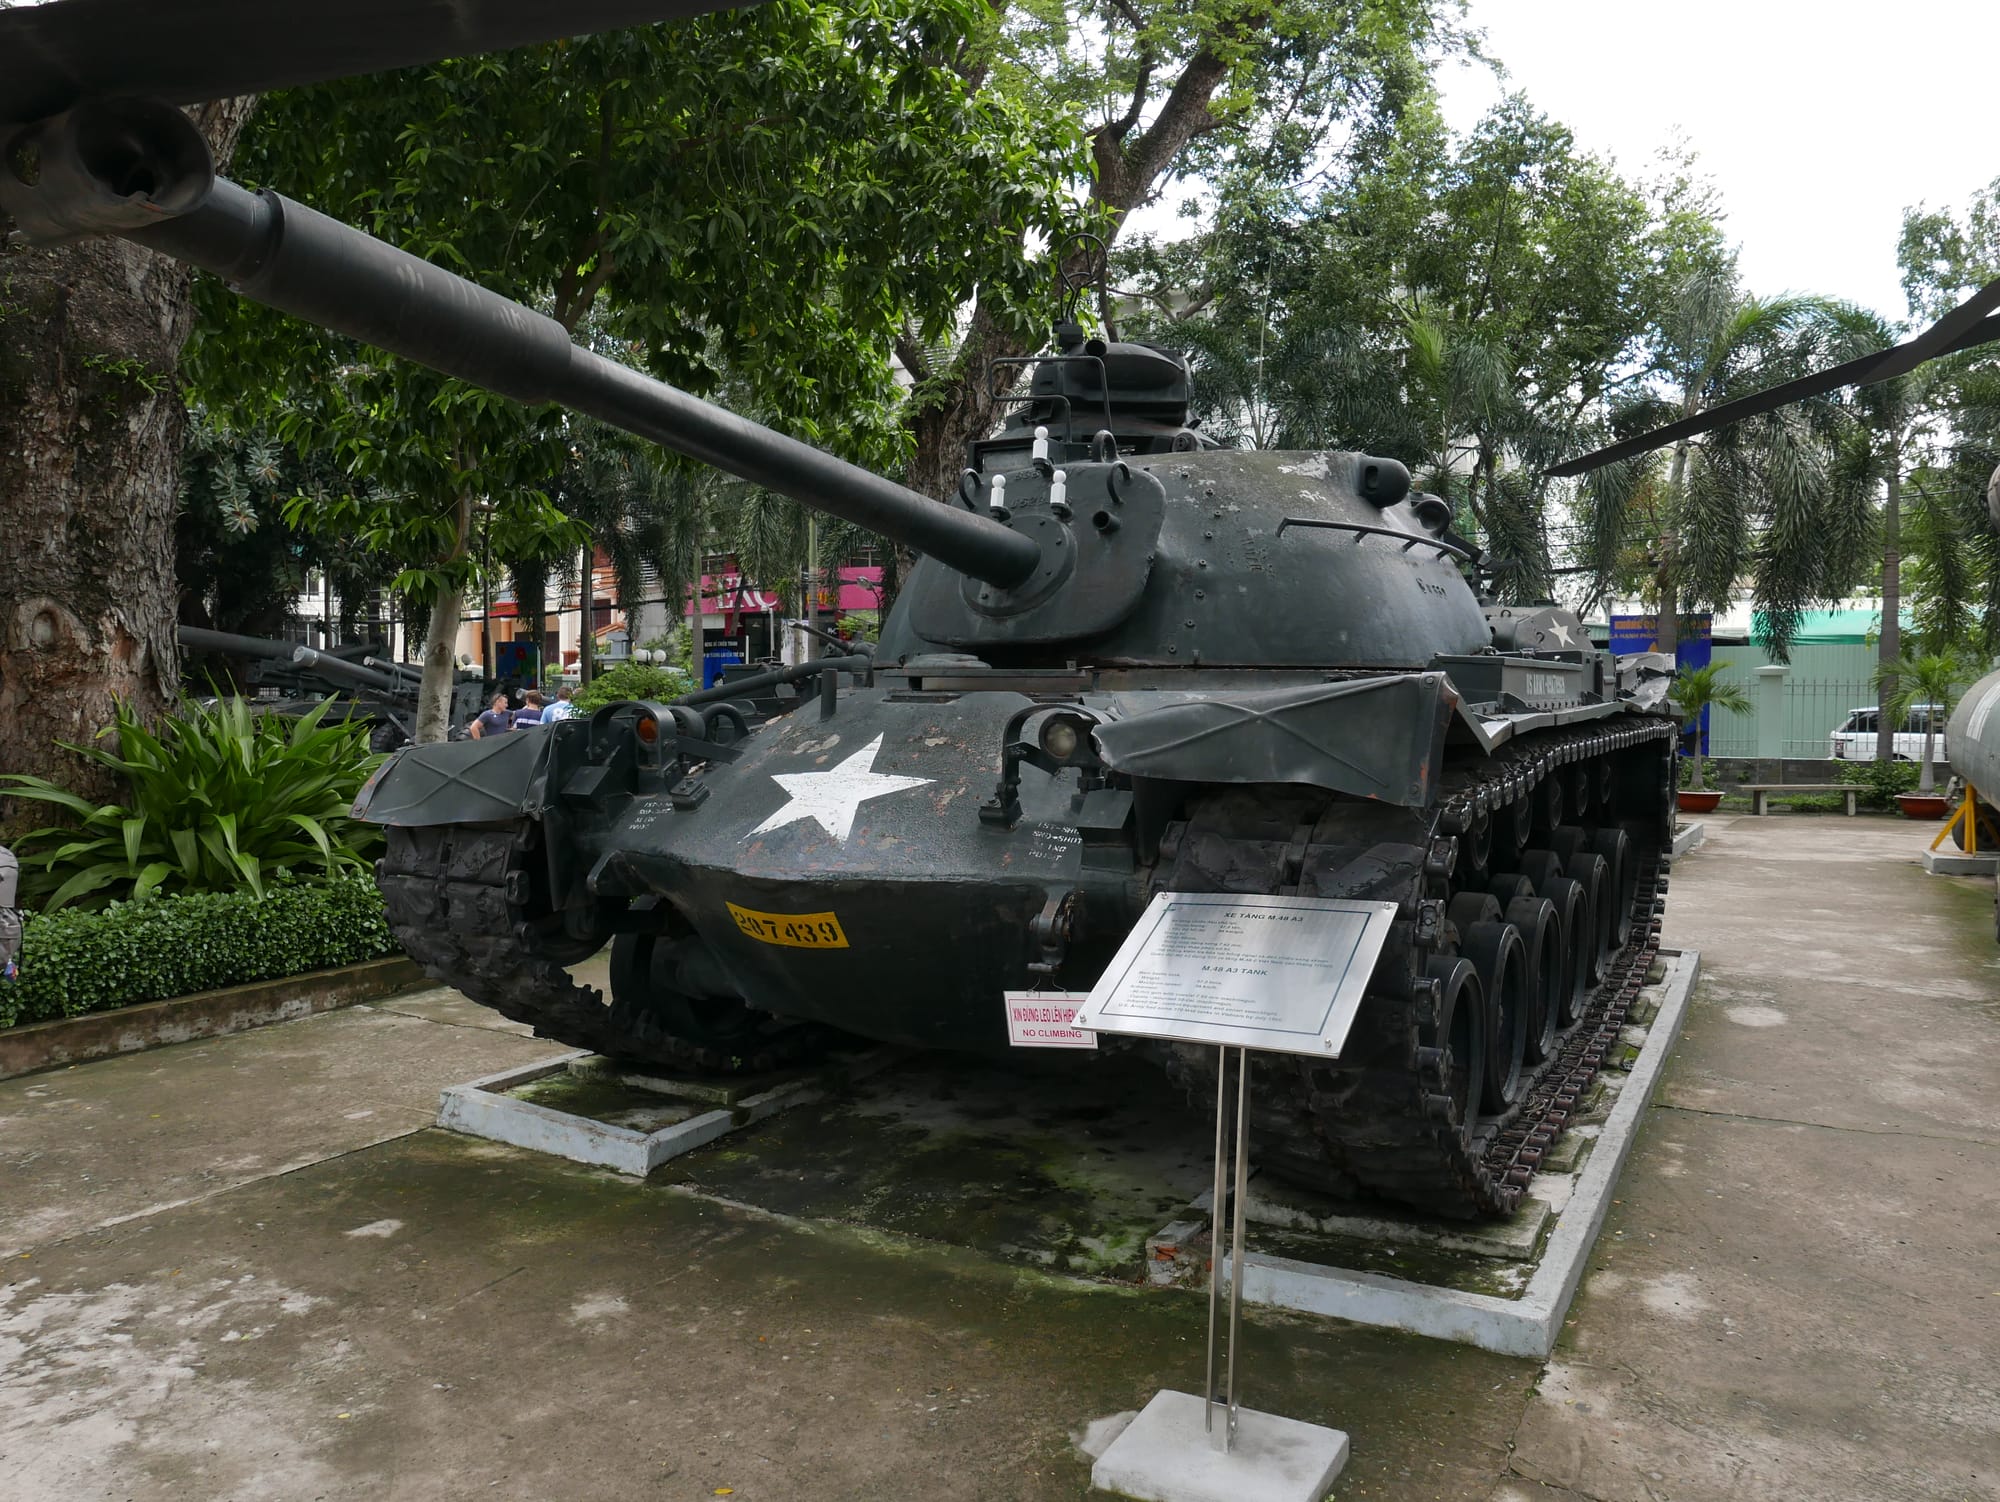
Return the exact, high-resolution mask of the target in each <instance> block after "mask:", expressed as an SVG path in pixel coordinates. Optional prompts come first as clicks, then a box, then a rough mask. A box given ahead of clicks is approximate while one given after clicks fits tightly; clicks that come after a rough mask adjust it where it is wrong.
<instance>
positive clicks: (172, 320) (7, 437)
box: [0, 99, 251, 786]
mask: <svg viewBox="0 0 2000 1502" xmlns="http://www.w3.org/2000/svg"><path fill="white" fill-rule="evenodd" d="M250 105H251V101H249V100H247V99H239V100H223V101H219V102H217V103H214V104H208V105H203V106H201V107H200V108H199V109H196V110H194V111H193V112H192V113H193V116H194V119H195V122H196V123H197V124H198V125H199V126H200V128H201V130H202V133H203V134H204V135H205V136H207V138H208V141H209V144H210V146H211V148H212V149H213V150H214V151H215V154H216V156H217V158H218V159H219V160H222V161H227V160H228V158H229V153H230V150H231V148H232V146H233V145H234V143H235V140H236V136H237V133H238V132H239V131H240V130H241V129H242V127H243V123H244V121H245V119H246V118H247V117H248V115H249V112H250ZM189 284H190V274H189V272H188V270H187V268H186V267H184V266H181V265H179V264H177V263H175V262H172V261H167V260H164V259H162V258H161V257H159V256H156V255H154V254H153V253H152V252H150V251H144V250H140V249H138V248H137V247H136V246H133V245H129V244H127V243H126V242H125V241H123V240H114V239H90V240H84V241H80V242H78V243H76V244H73V245H65V246H58V247H54V248H33V247H29V246H26V245H24V244H20V243H17V242H14V241H11V240H10V241H9V242H7V243H6V244H4V245H0V534H4V535H5V537H6V538H7V542H8V545H7V548H6V554H7V562H6V564H5V565H4V566H0V769H4V770H6V771H10V772H28V773H33V774H36V775H42V776H46V775H56V776H59V777H62V778H65V779H67V780H70V781H72V782H75V783H76V784H78V785H79V786H82V785H86V784H90V785H102V784H103V774H102V773H101V772H99V771H94V770H93V769H92V768H90V767H87V766H86V765H84V764H83V763H80V762H78V761H76V760H75V759H74V758H69V757H66V756H65V755H64V754H63V753H62V752H61V751H60V750H59V749H58V748H57V746H56V744H55V743H56V742H57V741H59V740H66V741H71V742H79V743H80V742H86V741H88V740H90V738H91V737H92V736H94V735H96V733H97V731H98V730H99V729H100V728H101V727H102V726H105V725H108V724H110V723H111V719H112V712H111V711H112V701H113V700H114V699H123V700H125V701H126V702H127V703H129V704H130V705H131V706H132V707H133V709H134V710H135V711H136V712H137V713H138V714H139V715H140V716H141V717H142V718H144V717H149V716H150V715H152V714H154V713H156V712H157V711H158V710H159V709H160V708H162V707H163V706H164V705H166V704H168V703H170V702H172V700H173V698H174V696H175V692H176V689H177V684H178V676H179V675H178V664H179V654H178V651H177V648H176V645H175V641H174V623H175V604H176V601H175V584H174V507H175V498H176V495H177V492H178V488H179V487H178V476H179V467H180V460H181V449H182V433H183V428H184V424H185V415H184V409H183V406H182V401H181V391H180V385H179V380H178V377H177V370H178V367H179V363H180V355H181V346H182V344H183V343H184V342H185V341H186V339H187V337H188V331H189V328H190V327H191V325H192V323H193V313H192V308H191V304H190V298H189Z"/></svg>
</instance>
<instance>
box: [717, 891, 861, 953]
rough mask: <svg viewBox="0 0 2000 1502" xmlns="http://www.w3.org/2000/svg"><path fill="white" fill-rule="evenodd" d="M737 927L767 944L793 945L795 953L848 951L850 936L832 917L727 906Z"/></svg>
mask: <svg viewBox="0 0 2000 1502" xmlns="http://www.w3.org/2000/svg"><path fill="white" fill-rule="evenodd" d="M723 906H724V907H726V908H728V909H729V916H730V917H732V918H734V919H735V920H736V926H737V927H738V928H740V929H742V930H743V932H745V933H746V934H748V935H750V937H751V938H753V939H758V940H761V941H762V942H763V943H766V944H789V945H790V946H792V947H793V948H794V949H845V948H846V947H847V935H846V934H844V933H842V932H841V930H840V920H839V919H838V918H836V917H834V915H833V914H832V913H757V912H752V911H751V910H750V909H749V908H747V907H738V906H737V905H736V904H735V903H733V902H726V903H724V904H723Z"/></svg>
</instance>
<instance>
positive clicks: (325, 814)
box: [0, 698, 381, 913]
mask: <svg viewBox="0 0 2000 1502" xmlns="http://www.w3.org/2000/svg"><path fill="white" fill-rule="evenodd" d="M326 707H327V706H326V705H324V704H322V705H319V706H317V707H316V708H314V709H313V710H312V711H311V712H310V713H308V714H305V715H302V716H300V717H299V718H298V719H286V718H284V717H282V716H278V715H259V714H255V713H253V712H252V710H251V707H250V704H249V703H248V702H247V701H245V700H243V699H237V698H225V699H223V700H221V701H219V702H218V703H217V704H216V705H215V706H214V707H213V708H210V707H206V706H203V705H201V704H189V705H188V706H186V707H185V708H183V709H182V710H181V711H180V712H179V713H177V714H172V715H168V716H166V717H165V718H163V719H162V720H161V721H160V723H159V725H158V727H157V731H155V730H149V729H148V728H147V727H146V726H144V725H143V724H141V723H140V722H139V720H138V718H137V717H136V716H135V715H133V713H132V712H131V711H130V710H129V709H128V708H127V707H126V706H125V705H124V704H122V703H121V704H120V705H119V706H118V718H117V723H116V724H114V725H113V726H111V727H110V728H109V729H107V730H106V731H105V732H104V735H105V737H107V738H109V739H111V740H112V741H113V742H114V743H115V746H116V749H115V750H113V749H108V748H106V747H103V746H66V747H65V749H67V750H70V751H73V752H75V753H76V754H77V755H79V756H81V757H83V758H84V759H85V760H87V761H90V762H93V763H95V764H96V765H98V766H100V767H103V768H105V769H106V770H108V771H110V772H113V773H115V774H117V776H118V777H119V779H120V780H121V781H123V782H124V784H125V786H126V788H127V791H128V796H129V798H130V802H129V803H105V804H95V803H92V802H90V801H89V800H88V799H85V798H81V797H79V796H77V795H76V794H75V793H72V792H69V791H68V790H67V789H65V788H62V787H59V786H57V785H56V784H54V783H52V782H49V781H47V780H45V779H43V778H40V777H29V776H24V775H20V774H10V775H7V776H5V777H0V785H4V791H5V792H6V793H7V794H8V795H9V796H11V797H15V798H22V799H26V800H30V801H34V802H39V803H45V804H50V805H52V806H54V807H55V808H57V809H60V810H62V811H63V812H64V813H66V814H68V815H69V816H70V820H69V822H66V823H63V824H57V825H51V826H48V827H46V828H42V829H36V830H32V831H30V832H29V833H27V834H25V835H23V836H21V837H20V838H19V839H18V840H17V841H15V845H14V848H15V853H16V854H17V855H18V856H19V857H20V861H21V892H22V897H23V900H24V903H25V904H26V905H28V906H30V907H35V906H39V907H41V908H43V909H44V910H45V911H47V912H51V913H53V912H55V911H56V910H57V909H59V908H62V907H65V906H67V905H69V904H72V903H79V902H85V903H91V904H101V903H103V902H105V901H107V900H109V899H110V898H113V897H125V898H129V899H134V900H136V899H141V898H144V897H146V896H147V895H148V894H149V893H152V892H155V891H165V892H230V891H239V890H245V891H248V892H250V893H251V894H253V895H255V896H262V895H263V894H264V892H265V891H266V890H267V889H268V887H269V886H270V884H271V883H272V882H273V881H274V880H276V879H277V877H278V876H279V874H280V873H283V872H287V871H296V870H299V869H302V868H306V867H318V868H319V869H321V870H322V871H324V872H325V873H326V874H328V875H332V874H334V873H336V872H338V871H342V870H350V871H356V870H358V871H366V870H367V869H368V865H369V861H370V859H371V858H372V851H373V848H374V846H375V845H376V844H377V843H378V842H379V840H380V838H381V837H380V834H379V832H378V831H377V830H376V829H375V828H374V827H373V826H372V825H367V824H362V823H359V822H357V821H355V820H353V819H350V818H349V817H348V813H347V811H348V808H349V806H350V805H351V804H352V803H353V801H354V797H355V795H356V794H357V793H358V792H360V790H361V784H362V783H363V782H364V781H366V780H367V777H368V773H369V772H370V771H371V770H372V768H373V767H374V764H375V760H376V759H375V758H373V757H371V756H370V755H369V754H368V741H367V728H366V726H365V725H363V724H361V723H358V722H357V723H354V724H332V725H327V724H322V723H321V719H322V716H323V715H324V713H325V711H326Z"/></svg>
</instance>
